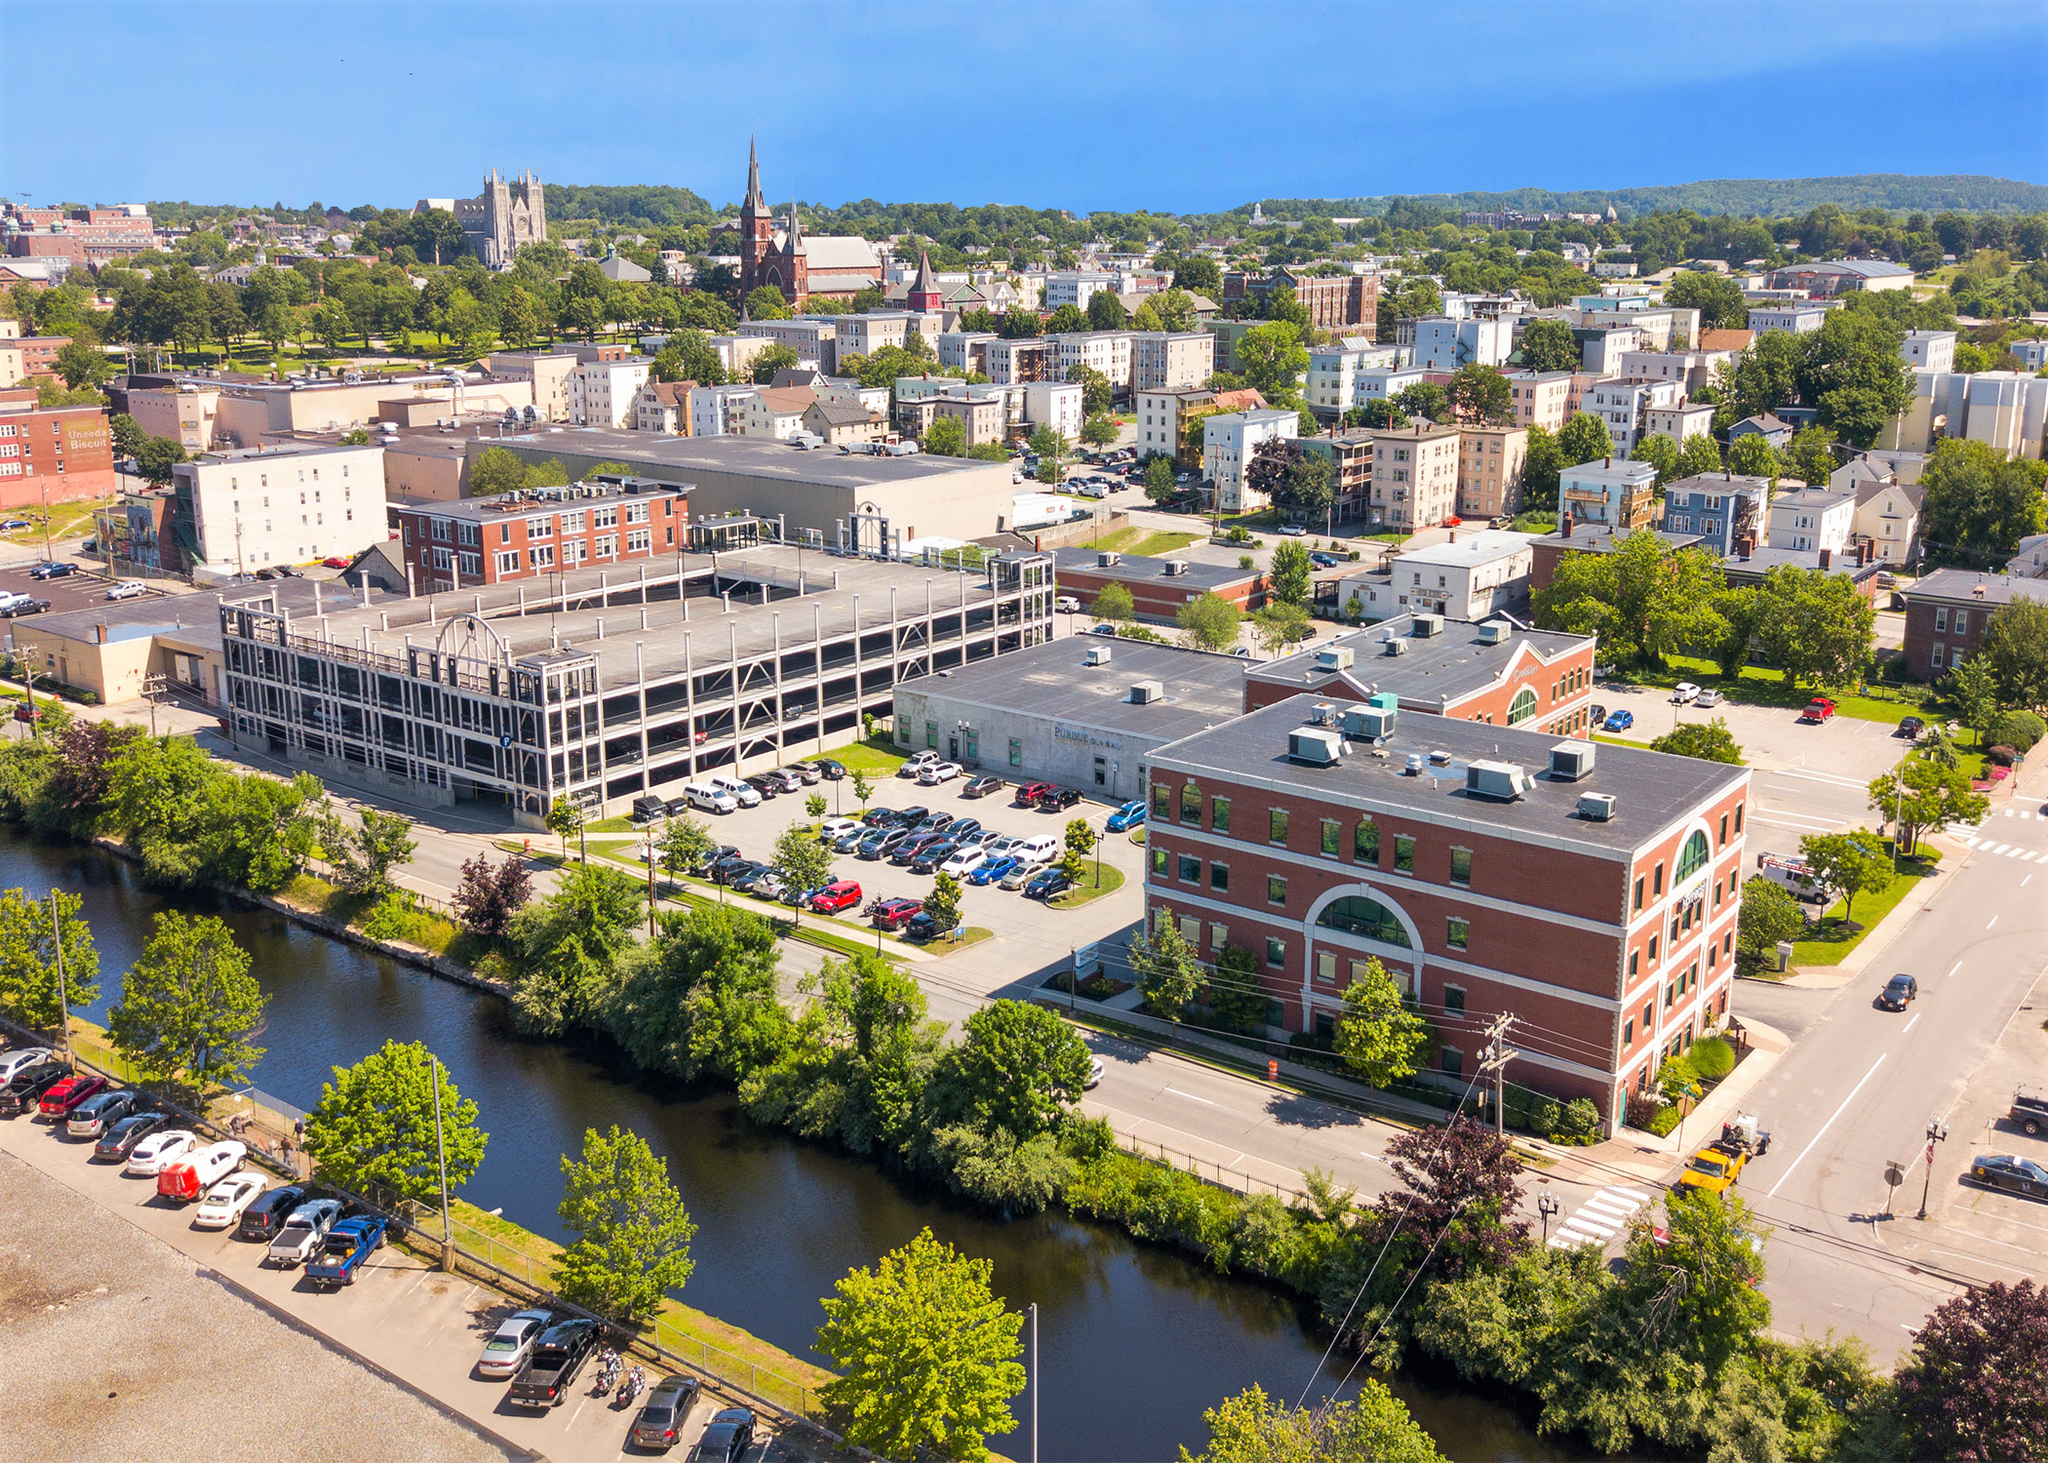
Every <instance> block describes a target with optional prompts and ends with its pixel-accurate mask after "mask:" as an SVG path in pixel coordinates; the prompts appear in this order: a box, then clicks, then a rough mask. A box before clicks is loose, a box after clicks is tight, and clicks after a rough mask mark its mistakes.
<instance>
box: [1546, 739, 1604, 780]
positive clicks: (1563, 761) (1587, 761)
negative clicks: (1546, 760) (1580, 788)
mask: <svg viewBox="0 0 2048 1463" xmlns="http://www.w3.org/2000/svg"><path fill="white" fill-rule="evenodd" d="M1593 747H1594V744H1593V743H1592V742H1559V743H1558V744H1557V745H1556V746H1554V747H1552V748H1551V749H1550V775H1551V776H1552V777H1554V778H1556V779H1557V780H1558V781H1560V782H1579V781H1583V780H1584V779H1585V778H1588V777H1591V776H1592V775H1593Z"/></svg>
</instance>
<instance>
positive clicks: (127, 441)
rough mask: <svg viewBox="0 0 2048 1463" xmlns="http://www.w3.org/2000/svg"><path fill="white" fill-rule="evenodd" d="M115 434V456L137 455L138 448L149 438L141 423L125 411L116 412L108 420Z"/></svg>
mask: <svg viewBox="0 0 2048 1463" xmlns="http://www.w3.org/2000/svg"><path fill="white" fill-rule="evenodd" d="M108 426H109V427H110V428H111V429H112V431H113V434H114V456H115V457H116V458H127V457H133V456H134V455H135V452H136V449H137V448H139V447H141V446H142V444H143V443H144V442H146V441H147V440H148V439H149V434H148V433H147V432H145V431H143V430H142V425H141V423H139V422H137V421H136V420H135V418H134V417H132V416H130V415H128V413H127V412H125V411H120V412H115V413H114V415H113V416H112V417H111V418H110V419H109V420H108Z"/></svg>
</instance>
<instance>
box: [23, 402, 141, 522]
mask: <svg viewBox="0 0 2048 1463" xmlns="http://www.w3.org/2000/svg"><path fill="white" fill-rule="evenodd" d="M113 490H114V434H113V430H112V428H111V427H109V426H108V424H107V415H106V413H105V412H103V411H101V410H100V409H99V408H98V407H96V406H57V407H47V408H46V407H39V406H37V405H36V393H35V391H34V390H33V389H31V388H29V387H25V386H24V387H17V388H12V389H9V390H5V391H0V508H19V507H22V506H24V505H26V504H29V503H42V502H44V501H45V500H47V501H49V502H52V503H56V502H62V501H65V500H67V499H71V498H98V497H104V496H105V495H106V494H108V493H111V492H113Z"/></svg>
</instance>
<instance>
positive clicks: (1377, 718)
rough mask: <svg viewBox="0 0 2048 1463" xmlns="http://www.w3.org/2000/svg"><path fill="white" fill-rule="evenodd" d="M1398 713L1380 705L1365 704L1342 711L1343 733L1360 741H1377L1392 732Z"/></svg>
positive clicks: (1390, 734)
mask: <svg viewBox="0 0 2048 1463" xmlns="http://www.w3.org/2000/svg"><path fill="white" fill-rule="evenodd" d="M1399 716H1400V713H1398V712H1396V711H1394V710H1392V709H1390V708H1387V707H1380V706H1367V707H1363V708H1361V709H1359V710H1356V711H1347V712H1345V713H1344V735H1345V736H1347V737H1355V738H1357V739H1358V740H1359V741H1361V742H1377V741H1381V740H1384V739H1385V738H1387V737H1390V736H1392V735H1393V734H1394V726H1395V723H1396V722H1397V721H1398V720H1399Z"/></svg>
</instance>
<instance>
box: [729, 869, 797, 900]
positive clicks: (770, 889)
mask: <svg viewBox="0 0 2048 1463" xmlns="http://www.w3.org/2000/svg"><path fill="white" fill-rule="evenodd" d="M734 887H735V888H737V887H738V886H737V885H735V886H734ZM788 890H789V880H787V879H785V878H783V877H782V875H781V874H779V873H777V872H776V871H775V870H774V869H763V870H762V871H761V872H760V873H758V874H756V875H754V878H753V881H752V882H751V883H749V884H748V885H747V887H746V888H745V889H744V890H743V891H742V892H743V893H747V894H751V895H753V896H754V897H755V898H756V899H780V898H781V897H782V896H783V895H784V894H785V893H787V892H788Z"/></svg>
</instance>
